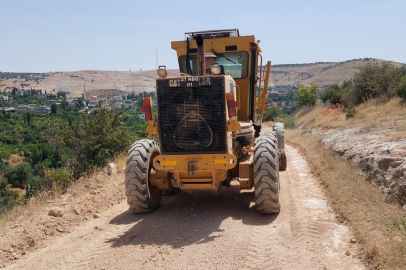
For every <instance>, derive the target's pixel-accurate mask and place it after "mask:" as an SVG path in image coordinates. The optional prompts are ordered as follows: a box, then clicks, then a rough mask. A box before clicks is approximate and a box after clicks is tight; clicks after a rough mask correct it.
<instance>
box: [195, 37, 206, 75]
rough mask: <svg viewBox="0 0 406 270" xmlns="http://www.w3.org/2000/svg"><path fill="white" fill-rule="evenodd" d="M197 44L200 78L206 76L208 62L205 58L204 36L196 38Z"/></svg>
mask: <svg viewBox="0 0 406 270" xmlns="http://www.w3.org/2000/svg"><path fill="white" fill-rule="evenodd" d="M196 44H197V72H198V75H199V76H204V75H206V61H205V58H204V45H203V38H202V36H198V37H197V38H196Z"/></svg>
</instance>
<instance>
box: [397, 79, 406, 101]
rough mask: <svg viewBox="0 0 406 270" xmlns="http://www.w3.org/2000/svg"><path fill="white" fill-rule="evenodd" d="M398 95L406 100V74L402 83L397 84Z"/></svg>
mask: <svg viewBox="0 0 406 270" xmlns="http://www.w3.org/2000/svg"><path fill="white" fill-rule="evenodd" d="M395 91H396V95H398V96H399V97H401V98H403V101H406V75H405V76H403V77H402V79H401V80H400V83H399V84H398V85H397V86H396V89H395Z"/></svg>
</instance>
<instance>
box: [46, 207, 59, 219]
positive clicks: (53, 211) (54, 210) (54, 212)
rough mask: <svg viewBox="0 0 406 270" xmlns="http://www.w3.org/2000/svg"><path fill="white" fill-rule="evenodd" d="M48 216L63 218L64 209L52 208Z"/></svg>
mask: <svg viewBox="0 0 406 270" xmlns="http://www.w3.org/2000/svg"><path fill="white" fill-rule="evenodd" d="M48 215H50V216H53V217H61V216H62V215H63V212H62V209H61V208H59V207H52V208H51V209H49V213H48Z"/></svg>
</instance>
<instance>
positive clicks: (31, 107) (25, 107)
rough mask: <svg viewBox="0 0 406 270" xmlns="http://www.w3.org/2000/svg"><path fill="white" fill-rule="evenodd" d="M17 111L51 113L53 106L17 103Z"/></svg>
mask: <svg viewBox="0 0 406 270" xmlns="http://www.w3.org/2000/svg"><path fill="white" fill-rule="evenodd" d="M15 112H16V113H23V112H34V113H36V114H50V113H51V107H48V106H44V105H38V104H29V105H16V106H15Z"/></svg>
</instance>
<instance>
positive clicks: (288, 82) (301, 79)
mask: <svg viewBox="0 0 406 270" xmlns="http://www.w3.org/2000/svg"><path fill="white" fill-rule="evenodd" d="M371 61H378V62H382V61H383V60H379V59H372V58H364V59H356V60H348V61H343V62H322V63H310V64H285V65H274V66H273V67H272V69H271V77H270V85H271V86H272V87H273V88H274V90H276V91H279V92H281V93H284V92H287V91H290V90H293V89H295V86H297V85H298V84H305V85H310V84H311V83H313V82H315V83H317V84H319V85H320V89H321V90H324V89H325V88H327V86H329V85H332V84H335V83H341V82H343V81H345V80H349V79H350V78H352V76H353V75H354V74H355V72H357V71H358V69H359V68H360V67H362V66H363V65H365V64H366V63H368V62H371ZM394 64H395V65H396V66H400V65H401V64H400V63H394ZM178 74H179V71H178V70H177V69H170V70H168V76H176V75H178ZM156 77H157V75H156V71H155V70H148V71H103V70H82V71H74V72H50V73H5V72H3V73H0V91H4V90H8V91H10V90H11V89H12V88H13V87H18V88H22V87H23V88H25V89H28V88H31V87H32V88H33V89H42V90H43V91H45V90H46V91H47V92H48V93H51V92H52V91H56V92H57V91H68V92H70V96H81V94H82V93H83V90H84V88H85V89H86V91H91V92H93V93H97V92H99V91H100V90H120V91H124V92H131V91H135V92H142V91H153V90H154V89H155V79H156ZM102 92H105V91H102Z"/></svg>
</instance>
